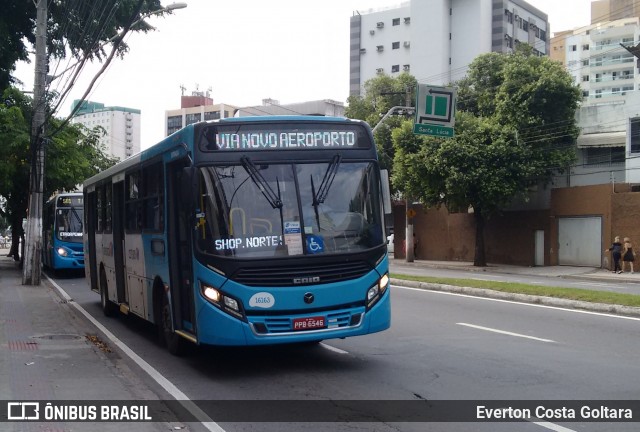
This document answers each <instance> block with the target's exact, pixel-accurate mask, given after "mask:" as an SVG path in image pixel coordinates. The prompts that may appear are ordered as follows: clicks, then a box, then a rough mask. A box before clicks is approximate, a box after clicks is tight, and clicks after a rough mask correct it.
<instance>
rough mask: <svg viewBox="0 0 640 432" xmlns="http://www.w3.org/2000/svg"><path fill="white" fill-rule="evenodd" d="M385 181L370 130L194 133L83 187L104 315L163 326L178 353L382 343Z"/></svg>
mask: <svg viewBox="0 0 640 432" xmlns="http://www.w3.org/2000/svg"><path fill="white" fill-rule="evenodd" d="M381 178H382V175H381V170H380V168H379V165H378V159H377V155H376V149H375V145H374V142H373V136H372V133H371V129H370V128H369V126H368V125H367V124H366V123H364V122H361V121H356V120H348V119H344V118H335V117H312V116H269V117H247V118H230V119H221V120H215V121H209V122H200V123H196V124H192V125H189V126H187V127H185V128H184V129H181V130H179V131H177V132H175V133H174V134H172V135H171V136H169V137H167V138H165V139H164V140H163V141H161V142H160V143H158V144H156V145H154V146H153V147H150V148H148V149H146V150H144V151H142V152H141V153H139V154H137V155H134V156H132V157H131V158H129V159H127V160H125V161H122V162H120V163H119V164H117V165H115V166H113V167H111V168H109V169H107V170H105V171H104V172H102V173H100V174H98V175H96V176H94V177H92V178H90V179H88V180H87V181H85V183H84V197H85V202H86V203H87V206H86V209H87V211H86V214H85V218H86V220H85V232H84V244H85V251H86V253H87V265H86V268H85V273H86V276H87V279H88V281H89V283H90V286H91V289H92V290H93V291H96V292H98V293H99V294H100V296H101V303H102V309H103V311H104V313H105V314H106V315H113V314H115V313H117V312H118V311H119V312H121V313H124V314H134V315H136V316H139V317H142V318H143V319H145V320H148V321H150V322H152V323H154V324H155V325H156V327H157V328H158V333H159V336H160V338H161V340H162V341H163V342H164V343H166V345H167V346H168V348H169V351H171V352H172V353H174V354H178V353H180V352H181V351H182V349H183V348H184V347H185V342H186V341H190V342H193V343H195V344H207V345H227V346H228V345H265V344H281V343H301V342H303V343H312V342H319V341H321V340H324V339H331V338H345V337H349V336H356V335H365V334H369V333H374V332H379V331H382V330H385V329H387V328H388V327H389V326H390V309H391V308H390V299H389V296H390V294H389V273H388V272H389V262H388V257H387V246H386V238H385V235H384V234H385V233H384V209H383V207H384V206H383V201H384V200H383V191H384V190H385V188H383V184H382V183H383V181H382V180H381ZM387 190H388V188H387ZM187 345H188V344H187Z"/></svg>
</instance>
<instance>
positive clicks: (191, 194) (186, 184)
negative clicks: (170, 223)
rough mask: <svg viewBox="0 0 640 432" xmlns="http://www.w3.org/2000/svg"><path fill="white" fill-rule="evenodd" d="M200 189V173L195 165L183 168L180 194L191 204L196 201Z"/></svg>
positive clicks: (184, 200)
mask: <svg viewBox="0 0 640 432" xmlns="http://www.w3.org/2000/svg"><path fill="white" fill-rule="evenodd" d="M197 191H198V173H197V171H196V168H195V167H194V166H187V167H184V168H182V177H181V179H180V194H181V196H182V200H183V202H187V203H189V204H190V205H193V204H194V203H195V199H196V198H197Z"/></svg>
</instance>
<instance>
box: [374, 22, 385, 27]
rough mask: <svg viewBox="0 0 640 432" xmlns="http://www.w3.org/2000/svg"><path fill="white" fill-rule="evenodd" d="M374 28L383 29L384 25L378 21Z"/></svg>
mask: <svg viewBox="0 0 640 432" xmlns="http://www.w3.org/2000/svg"><path fill="white" fill-rule="evenodd" d="M376 27H378V28H383V27H384V23H383V22H382V21H378V23H377V24H376Z"/></svg>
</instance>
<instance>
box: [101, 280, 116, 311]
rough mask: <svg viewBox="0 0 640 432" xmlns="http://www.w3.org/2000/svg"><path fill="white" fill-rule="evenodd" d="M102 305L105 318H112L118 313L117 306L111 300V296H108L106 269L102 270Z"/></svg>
mask: <svg viewBox="0 0 640 432" xmlns="http://www.w3.org/2000/svg"><path fill="white" fill-rule="evenodd" d="M100 304H101V305H102V313H104V316H108V317H111V316H114V315H115V314H116V312H118V308H117V306H116V304H115V303H113V302H112V301H111V300H109V295H108V294H107V275H106V274H105V272H104V269H102V270H100Z"/></svg>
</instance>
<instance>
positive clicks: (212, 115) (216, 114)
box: [204, 111, 220, 121]
mask: <svg viewBox="0 0 640 432" xmlns="http://www.w3.org/2000/svg"><path fill="white" fill-rule="evenodd" d="M219 118H220V111H207V112H205V113H204V120H205V121H207V120H217V119H219Z"/></svg>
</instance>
